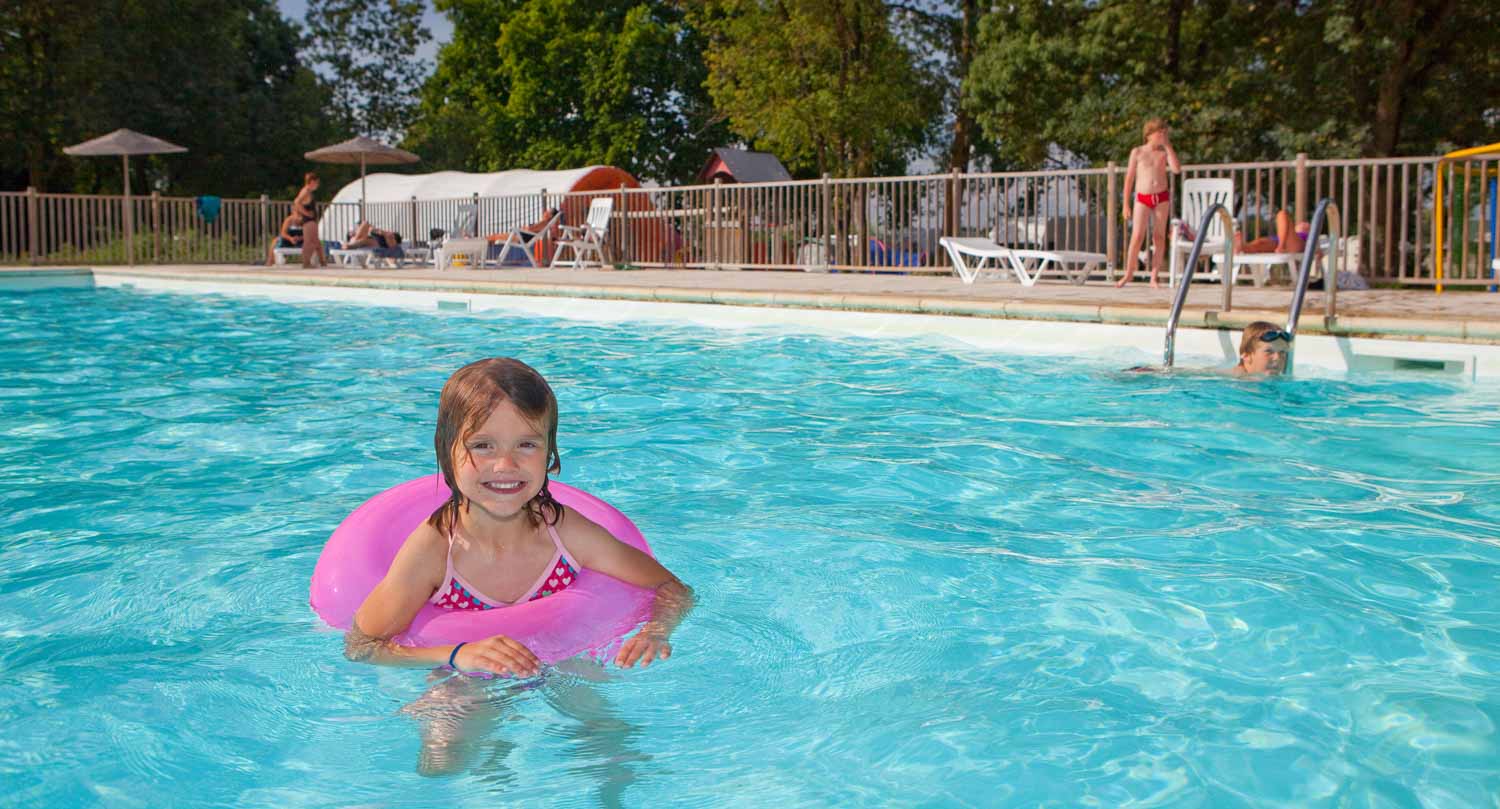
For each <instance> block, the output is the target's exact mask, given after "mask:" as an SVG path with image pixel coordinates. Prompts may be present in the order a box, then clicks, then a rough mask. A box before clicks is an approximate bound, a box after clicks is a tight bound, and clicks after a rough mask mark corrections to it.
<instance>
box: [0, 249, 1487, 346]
mask: <svg viewBox="0 0 1500 809" xmlns="http://www.w3.org/2000/svg"><path fill="white" fill-rule="evenodd" d="M80 272H88V271H87V270H80V269H79V268H49V267H0V281H3V280H5V279H13V280H15V281H18V282H19V281H20V280H21V279H24V278H31V279H35V280H42V279H43V278H45V277H47V276H56V275H61V274H68V273H71V274H75V275H76V274H78V273H80ZM92 273H94V274H96V275H109V276H115V277H121V276H134V277H139V278H154V279H161V280H172V281H197V282H211V283H216V284H280V285H289V286H300V287H307V286H331V287H343V288H359V287H366V288H370V289H379V290H410V291H421V292H439V293H442V292H448V293H465V294H491V295H524V296H541V297H562V298H588V299H615V300H630V301H654V302H662V303H699V304H721V305H732V306H757V307H778V308H798V309H829V310H846V311H868V312H882V313H893V312H908V313H915V314H928V315H949V316H965V317H976V318H1000V319H1010V320H1037V321H1070V322H1086V323H1108V324H1119V325H1162V324H1165V323H1166V320H1167V316H1168V313H1169V310H1170V309H1171V305H1172V292H1171V291H1170V290H1168V289H1166V288H1161V289H1154V290H1153V289H1151V288H1149V287H1148V286H1147V285H1146V284H1144V283H1137V284H1133V285H1132V286H1131V287H1130V288H1127V289H1115V288H1114V287H1113V286H1112V285H1107V284H1105V283H1102V282H1099V283H1090V284H1087V285H1084V286H1074V285H1071V284H1068V283H1066V282H1050V283H1049V282H1047V281H1043V282H1041V283H1039V284H1037V285H1036V286H1034V287H1023V286H1021V285H1020V284H1017V283H1015V282H1014V281H1011V280H1002V279H999V278H995V279H985V278H982V279H980V280H979V281H978V282H976V283H975V284H973V285H968V284H964V283H963V282H961V281H960V280H959V279H958V278H957V277H951V276H939V275H925V276H901V275H873V274H856V273H804V272H757V271H727V272H714V271H704V270H545V269H538V270H532V269H527V270H520V269H505V270H449V271H443V272H438V271H436V270H433V269H431V268H402V269H355V268H342V267H341V268H337V269H324V270H303V269H302V268H301V267H258V266H231V265H175V266H174V265H152V266H142V267H98V268H94V269H93V270H92ZM1291 295H1292V293H1291V290H1290V289H1289V288H1287V287H1284V286H1282V287H1266V288H1254V287H1251V286H1248V285H1241V286H1238V287H1236V288H1235V290H1234V297H1233V309H1232V311H1228V312H1226V311H1222V308H1221V307H1222V296H1223V290H1222V288H1221V287H1220V286H1219V285H1218V284H1203V285H1202V286H1198V287H1194V288H1193V289H1191V290H1189V295H1188V302H1187V305H1186V307H1185V308H1184V311H1183V314H1182V319H1181V325H1182V327H1184V328H1206V329H1225V328H1239V327H1241V326H1243V325H1244V324H1245V323H1248V322H1250V321H1252V320H1271V321H1274V322H1280V321H1284V320H1285V319H1286V316H1287V310H1288V308H1289V306H1290V303H1291ZM1337 303H1338V316H1337V318H1336V319H1334V320H1332V321H1329V320H1327V319H1326V318H1325V317H1324V316H1323V307H1324V296H1323V293H1322V292H1318V291H1310V292H1308V294H1307V299H1306V301H1305V302H1304V305H1303V311H1302V317H1301V322H1300V324H1299V326H1298V328H1299V330H1300V331H1303V332H1307V333H1322V334H1332V335H1341V336H1358V337H1373V338H1392V339H1399V340H1440V341H1444V342H1465V343H1480V344H1490V345H1500V294H1492V293H1488V292H1483V291H1477V290H1449V291H1445V292H1444V293H1442V294H1436V293H1434V292H1433V291H1431V290H1427V289H1399V290H1395V289H1378V290H1360V291H1353V290H1341V291H1340V292H1339V293H1338V299H1337Z"/></svg>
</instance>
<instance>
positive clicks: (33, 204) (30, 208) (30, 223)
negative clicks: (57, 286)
mask: <svg viewBox="0 0 1500 809" xmlns="http://www.w3.org/2000/svg"><path fill="white" fill-rule="evenodd" d="M40 208H41V206H39V205H38V204H37V198H36V187H35V186H27V187H26V243H27V249H28V251H29V252H30V253H31V263H32V264H36V263H37V262H38V261H40V259H41V251H40V250H39V249H38V248H39V247H40V245H39V244H38V242H39V241H40V234H41V228H40V227H39V225H40V222H38V221H37V216H38V215H39V214H40Z"/></svg>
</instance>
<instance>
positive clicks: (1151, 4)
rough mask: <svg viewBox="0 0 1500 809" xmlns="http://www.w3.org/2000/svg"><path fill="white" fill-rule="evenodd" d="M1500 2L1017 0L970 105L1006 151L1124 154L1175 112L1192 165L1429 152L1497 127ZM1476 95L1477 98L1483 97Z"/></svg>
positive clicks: (1033, 155)
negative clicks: (1156, 119)
mask: <svg viewBox="0 0 1500 809" xmlns="http://www.w3.org/2000/svg"><path fill="white" fill-rule="evenodd" d="M1497 8H1500V3H1497V2H1496V1H1495V0H1479V2H1473V3H1459V2H1457V0H1434V1H1431V2H1429V1H1427V0H1400V2H1394V3H1385V2H1374V1H1373V0H1305V1H1304V2H1295V3H1292V2H1285V0H1253V1H1252V2H1233V0H1200V1H1199V2H1193V1H1192V0H1166V2H1160V1H1159V0H1104V1H1103V2H1099V0H1016V1H1015V2H1012V3H1009V4H1007V5H1005V6H1002V7H998V8H996V9H995V10H994V12H993V13H991V14H989V15H986V16H985V18H984V19H983V21H982V22H981V24H980V26H979V40H978V49H977V52H976V55H975V59H974V63H973V65H972V67H971V69H970V71H969V74H968V76H967V77H966V79H965V91H966V92H965V103H966V104H967V105H968V109H969V110H970V111H971V112H972V113H973V114H974V116H975V118H976V119H977V120H978V122H979V124H980V126H981V128H982V129H983V131H984V133H985V134H986V135H987V136H989V137H991V138H994V139H995V140H996V141H998V142H999V148H1000V150H1001V153H1002V154H1003V155H1004V157H1005V158H1006V159H1007V160H1010V161H1013V162H1017V163H1021V164H1024V165H1038V164H1041V163H1043V162H1045V160H1046V159H1047V157H1048V155H1049V153H1051V152H1050V151H1049V150H1050V149H1051V146H1052V145H1053V144H1055V145H1057V146H1061V147H1063V148H1064V149H1066V150H1067V151H1069V152H1071V153H1073V154H1076V155H1079V156H1081V157H1083V158H1085V159H1086V160H1089V161H1091V162H1093V163H1103V162H1105V161H1107V160H1110V159H1115V160H1122V159H1123V158H1124V156H1125V155H1126V154H1128V153H1129V150H1130V148H1131V147H1132V146H1135V145H1137V144H1139V142H1140V127H1141V124H1142V122H1144V121H1145V119H1147V118H1149V117H1153V116H1162V117H1165V118H1167V119H1168V120H1169V121H1170V122H1171V123H1172V126H1173V132H1174V134H1173V141H1174V143H1176V144H1177V145H1178V150H1179V152H1180V153H1181V154H1182V155H1183V157H1184V159H1186V160H1190V161H1193V162H1214V161H1234V160H1263V159H1288V158H1290V157H1292V156H1293V155H1295V154H1296V153H1297V152H1299V151H1305V152H1308V153H1310V154H1312V155H1313V156H1315V157H1339V156H1354V155H1358V154H1364V155H1371V156H1376V155H1393V154H1426V153H1431V152H1433V151H1434V150H1436V149H1438V148H1440V147H1441V146H1442V144H1444V143H1451V142H1458V143H1466V142H1473V141H1474V140H1476V139H1482V138H1483V137H1485V120H1484V119H1485V116H1486V114H1487V113H1486V110H1487V109H1488V110H1489V112H1488V114H1489V115H1491V116H1493V115H1494V104H1493V102H1492V101H1487V100H1485V99H1494V98H1496V97H1497V94H1500V73H1497V71H1496V69H1495V68H1496V67H1497V66H1500V61H1497V56H1496V53H1497V49H1496V48H1494V47H1493V44H1492V34H1491V33H1489V32H1492V31H1494V30H1495V29H1496V27H1497V25H1500V19H1497ZM1476 102H1477V103H1476Z"/></svg>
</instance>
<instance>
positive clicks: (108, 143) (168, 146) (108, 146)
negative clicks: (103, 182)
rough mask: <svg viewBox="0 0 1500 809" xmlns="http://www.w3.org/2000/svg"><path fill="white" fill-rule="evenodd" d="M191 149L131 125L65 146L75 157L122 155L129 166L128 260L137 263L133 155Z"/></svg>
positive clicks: (126, 214) (127, 208) (126, 169)
mask: <svg viewBox="0 0 1500 809" xmlns="http://www.w3.org/2000/svg"><path fill="white" fill-rule="evenodd" d="M186 151H187V149H185V148H183V147H181V146H178V145H177V144H175V143H168V142H166V141H164V140H162V139H161V138H153V137H151V136H150V135H142V134H141V133H139V132H136V131H134V130H130V129H116V130H115V131H113V132H111V133H109V134H108V135H101V136H100V137H97V138H94V139H93V140H86V141H84V142H83V143H79V144H75V145H73V146H65V147H63V154H65V155H71V156H73V157H114V156H115V155H119V156H120V159H121V160H122V161H123V164H124V167H125V217H124V219H125V256H126V258H125V260H126V261H127V262H128V263H129V264H131V265H132V266H133V265H134V264H135V222H134V219H135V217H134V215H133V213H134V206H133V205H131V204H130V156H131V155H133V154H177V153H179V152H186Z"/></svg>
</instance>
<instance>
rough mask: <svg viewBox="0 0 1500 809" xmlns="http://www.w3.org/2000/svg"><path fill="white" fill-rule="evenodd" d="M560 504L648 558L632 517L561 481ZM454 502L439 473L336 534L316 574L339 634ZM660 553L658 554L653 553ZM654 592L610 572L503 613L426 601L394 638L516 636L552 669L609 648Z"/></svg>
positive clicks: (320, 609) (384, 498) (404, 487)
mask: <svg viewBox="0 0 1500 809" xmlns="http://www.w3.org/2000/svg"><path fill="white" fill-rule="evenodd" d="M548 488H549V489H550V490H551V492H552V496H553V497H554V498H555V499H556V500H557V502H559V503H562V504H564V505H566V506H568V507H569V508H572V509H573V510H574V511H576V512H578V513H579V514H581V515H583V516H584V517H587V518H589V519H590V520H593V521H594V522H596V523H598V524H599V525H600V526H601V527H603V528H604V530H606V531H608V532H609V533H610V534H612V535H614V537H615V538H616V539H618V540H620V541H621V542H624V543H626V544H628V545H632V546H634V547H636V548H639V549H641V550H642V551H644V552H646V553H648V554H649V553H651V547H650V546H649V545H647V544H646V538H645V537H643V536H641V532H640V530H639V529H637V528H636V527H635V524H634V523H632V522H631V521H630V518H628V517H626V516H625V515H624V514H621V513H620V512H619V511H618V510H616V509H615V507H614V506H611V505H610V504H608V503H606V502H604V501H603V500H600V499H599V498H597V497H594V496H593V495H591V494H589V493H588V492H584V491H581V490H579V489H575V488H573V487H572V486H569V485H567V484H565V483H558V482H557V481H555V480H553V481H550V482H549V483H548ZM447 499H448V486H447V485H446V484H445V483H443V479H442V477H441V476H440V475H429V476H427V477H423V478H417V479H416V480H410V481H407V482H406V483H402V484H400V485H399V486H395V487H393V488H390V489H387V490H385V491H383V492H381V493H380V494H377V495H375V496H374V497H372V498H370V499H369V500H367V501H365V504H364V505H362V506H360V507H359V508H357V509H355V510H354V512H353V513H352V514H350V515H349V516H348V517H345V518H344V521H343V522H342V523H340V524H339V527H338V528H336V529H334V531H333V535H332V536H330V537H329V538H328V544H327V545H325V546H323V553H322V555H320V556H319V557H318V565H317V567H316V568H315V569H314V570H313V576H312V588H311V593H310V595H309V599H308V600H309V601H310V602H311V604H312V608H313V610H315V611H316V612H317V613H318V615H319V616H320V617H321V618H322V619H323V620H324V621H327V622H328V624H329V625H331V626H334V627H337V628H339V629H348V628H349V625H350V623H351V622H352V621H353V620H354V612H355V610H358V609H359V606H360V604H362V603H364V600H365V597H366V596H368V595H369V594H370V591H371V590H373V589H375V585H377V584H379V583H380V580H381V579H383V578H385V573H386V571H387V570H388V569H390V566H391V561H392V560H394V559H395V558H396V552H397V551H398V550H400V549H401V545H402V544H403V543H404V542H405V541H406V538H407V536H409V535H410V534H411V532H412V531H413V530H415V529H416V527H417V526H418V525H420V524H421V523H422V521H423V520H426V519H427V517H428V516H429V515H431V514H432V512H433V511H434V510H435V509H437V507H438V506H440V505H442V504H443V501H445V500H447ZM653 555H654V554H653ZM650 596H651V592H650V591H649V590H645V589H643V588H640V587H636V586H634V585H630V584H626V583H625V582H622V581H620V580H618V579H615V578H611V577H610V576H607V575H605V574H603V573H599V572H597V571H592V570H583V571H580V572H579V574H578V581H577V582H575V583H574V584H573V585H572V586H571V587H569V588H568V589H566V590H563V591H562V592H560V593H556V594H553V595H550V596H547V597H546V598H540V599H537V600H536V601H528V602H526V603H524V604H517V605H515V606H512V607H502V608H500V609H494V610H485V611H482V612H480V611H472V610H444V609H439V608H437V607H435V606H433V605H431V604H424V605H423V606H422V609H421V610H420V611H419V612H417V616H416V617H415V618H413V619H412V622H411V626H410V627H408V628H407V630H406V631H405V632H404V633H402V634H400V635H397V636H396V638H395V641H396V642H397V643H400V644H403V645H406V646H443V645H446V644H450V643H458V642H460V641H474V640H480V639H483V638H488V637H491V636H493V635H507V636H509V637H512V638H515V639H516V640H518V641H520V642H521V643H522V644H525V646H526V647H527V648H528V649H530V650H531V651H532V652H533V653H535V654H536V656H537V657H539V658H541V660H542V662H544V663H554V662H557V661H558V660H563V659H565V658H569V657H572V656H574V655H576V654H579V653H580V652H585V651H596V650H605V649H607V647H610V646H612V645H613V644H614V643H615V642H617V641H618V640H619V639H620V638H621V636H623V635H624V634H625V633H627V632H629V631H630V630H631V629H633V628H634V627H635V626H636V625H637V624H639V623H640V622H641V621H642V620H643V619H644V618H645V617H646V612H647V611H646V607H647V605H648V604H649V603H650Z"/></svg>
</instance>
